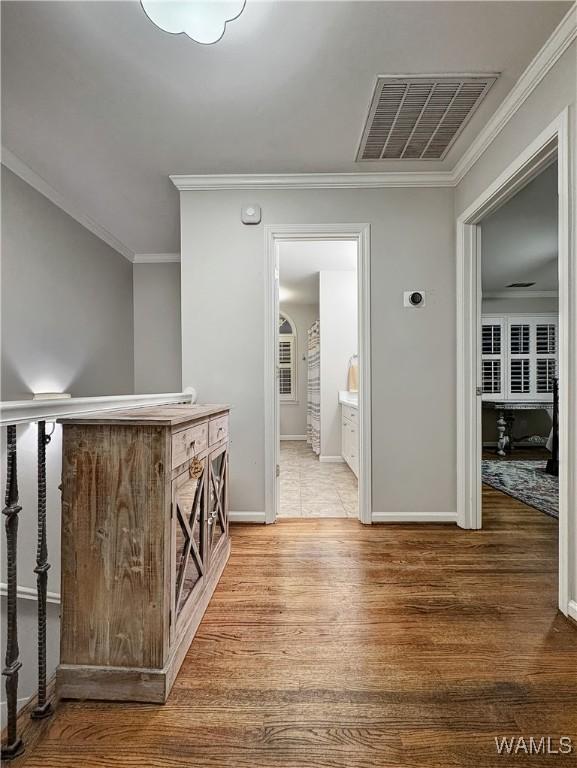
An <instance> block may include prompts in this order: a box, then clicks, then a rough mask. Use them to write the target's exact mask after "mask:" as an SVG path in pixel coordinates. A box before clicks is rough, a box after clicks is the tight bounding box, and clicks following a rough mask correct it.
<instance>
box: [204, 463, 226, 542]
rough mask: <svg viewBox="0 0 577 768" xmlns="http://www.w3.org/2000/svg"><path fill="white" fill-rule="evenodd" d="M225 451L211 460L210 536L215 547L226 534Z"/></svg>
mask: <svg viewBox="0 0 577 768" xmlns="http://www.w3.org/2000/svg"><path fill="white" fill-rule="evenodd" d="M225 455H226V454H225V453H224V452H223V453H220V454H219V455H218V456H216V457H215V458H214V459H212V460H211V474H212V477H211V483H210V496H209V515H210V517H209V526H208V528H209V538H210V545H211V547H215V546H216V545H217V544H218V542H219V541H220V539H221V538H222V537H223V536H224V534H225V532H226V531H225V526H226V519H225V494H226V463H225Z"/></svg>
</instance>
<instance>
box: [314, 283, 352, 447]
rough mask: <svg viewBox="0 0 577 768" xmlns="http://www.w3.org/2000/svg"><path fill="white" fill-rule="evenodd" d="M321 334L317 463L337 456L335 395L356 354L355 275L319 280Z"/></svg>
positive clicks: (338, 411)
mask: <svg viewBox="0 0 577 768" xmlns="http://www.w3.org/2000/svg"><path fill="white" fill-rule="evenodd" d="M319 309H320V331H321V459H322V458H323V457H334V456H340V455H341V408H340V405H339V391H340V390H345V389H348V386H347V374H348V369H349V360H350V358H351V357H352V356H353V355H356V354H357V352H358V308H357V273H356V272H335V271H332V270H331V271H323V272H321V273H320V276H319Z"/></svg>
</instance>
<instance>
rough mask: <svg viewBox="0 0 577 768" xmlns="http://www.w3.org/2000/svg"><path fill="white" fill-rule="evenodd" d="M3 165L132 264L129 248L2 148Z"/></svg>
mask: <svg viewBox="0 0 577 768" xmlns="http://www.w3.org/2000/svg"><path fill="white" fill-rule="evenodd" d="M2 165H4V166H5V167H6V168H8V170H10V171H12V173H14V174H16V176H19V177H20V178H21V179H22V180H23V181H25V182H26V183H27V184H29V185H30V186H31V187H33V189H35V190H36V191H37V192H40V194H41V195H44V197H47V198H48V200H50V202H51V203H54V205H56V206H57V207H58V208H60V209H61V210H63V211H64V213H67V214H68V215H69V216H71V217H72V218H73V219H74V220H75V221H77V222H78V223H79V224H82V226H83V227H85V229H88V230H89V231H90V232H92V234H93V235H96V237H98V238H99V239H100V240H103V241H104V242H105V243H106V244H107V245H109V246H110V247H111V248H113V249H114V250H115V251H117V252H118V253H120V254H121V255H122V256H124V258H125V259H127V260H128V261H130V262H132V259H133V257H134V254H133V252H132V251H131V250H130V248H127V247H126V245H124V243H122V242H121V241H120V240H118V238H116V237H114V235H113V234H111V233H110V232H109V231H108V230H107V229H105V228H104V227H102V226H100V224H98V223H97V222H96V221H94V220H93V219H91V218H90V216H87V215H86V214H85V213H83V212H82V211H81V210H80V209H79V208H77V207H76V205H75V204H74V203H72V202H71V201H70V200H67V199H66V198H65V197H64V195H61V194H60V192H58V191H57V190H56V189H54V187H52V186H50V184H48V182H47V181H45V180H44V179H43V178H42V177H41V176H39V175H38V174H37V173H36V171H33V170H32V168H30V167H29V166H28V165H26V163H25V162H24V161H23V160H21V159H20V158H19V157H17V155H15V154H14V153H13V152H11V151H10V150H9V149H6V148H5V147H2Z"/></svg>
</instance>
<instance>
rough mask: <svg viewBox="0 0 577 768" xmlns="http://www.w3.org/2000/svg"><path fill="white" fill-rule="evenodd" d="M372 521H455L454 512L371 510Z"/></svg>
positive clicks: (455, 514) (455, 515)
mask: <svg viewBox="0 0 577 768" xmlns="http://www.w3.org/2000/svg"><path fill="white" fill-rule="evenodd" d="M372 521H373V523H456V522H457V513H456V512H373V519H372Z"/></svg>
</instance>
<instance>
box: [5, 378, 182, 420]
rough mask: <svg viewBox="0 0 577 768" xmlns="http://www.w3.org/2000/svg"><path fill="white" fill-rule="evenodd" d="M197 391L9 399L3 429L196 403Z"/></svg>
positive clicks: (6, 403) (6, 404)
mask: <svg viewBox="0 0 577 768" xmlns="http://www.w3.org/2000/svg"><path fill="white" fill-rule="evenodd" d="M194 402H196V391H195V390H194V389H193V388H192V387H187V388H186V389H185V390H184V392H169V393H165V394H159V395H107V396H105V397H71V398H69V399H68V400H8V401H6V402H3V403H0V426H8V425H9V424H28V423H29V422H33V421H42V420H46V419H58V418H62V417H65V416H74V415H78V414H87V413H95V412H96V411H113V410H116V409H118V408H144V407H145V406H148V405H168V404H170V403H194Z"/></svg>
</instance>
